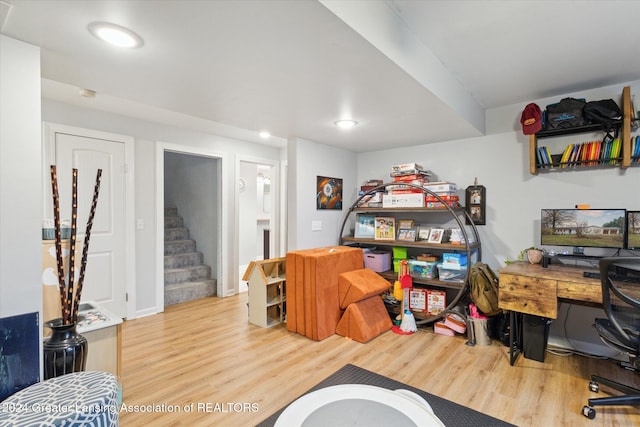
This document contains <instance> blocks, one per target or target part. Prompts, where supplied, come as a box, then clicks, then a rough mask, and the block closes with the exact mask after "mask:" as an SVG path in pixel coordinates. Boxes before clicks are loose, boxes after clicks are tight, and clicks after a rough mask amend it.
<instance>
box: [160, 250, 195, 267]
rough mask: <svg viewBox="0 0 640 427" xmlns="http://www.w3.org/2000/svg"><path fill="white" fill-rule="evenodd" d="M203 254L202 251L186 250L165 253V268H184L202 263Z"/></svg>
mask: <svg viewBox="0 0 640 427" xmlns="http://www.w3.org/2000/svg"><path fill="white" fill-rule="evenodd" d="M202 262H203V256H202V253H201V252H184V253H179V254H172V255H165V256H164V268H165V269H169V268H184V267H191V266H199V265H202Z"/></svg>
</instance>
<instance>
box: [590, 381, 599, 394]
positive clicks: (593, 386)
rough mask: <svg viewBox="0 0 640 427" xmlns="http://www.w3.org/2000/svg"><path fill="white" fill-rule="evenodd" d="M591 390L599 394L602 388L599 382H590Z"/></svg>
mask: <svg viewBox="0 0 640 427" xmlns="http://www.w3.org/2000/svg"><path fill="white" fill-rule="evenodd" d="M589 390H591V391H592V392H594V393H597V392H599V391H600V386H599V385H598V383H597V382H595V381H590V382H589Z"/></svg>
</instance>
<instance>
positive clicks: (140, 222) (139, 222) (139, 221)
mask: <svg viewBox="0 0 640 427" xmlns="http://www.w3.org/2000/svg"><path fill="white" fill-rule="evenodd" d="M136 229H137V230H144V221H143V220H142V218H138V219H137V220H136Z"/></svg>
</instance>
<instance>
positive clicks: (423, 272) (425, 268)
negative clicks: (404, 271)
mask: <svg viewBox="0 0 640 427" xmlns="http://www.w3.org/2000/svg"><path fill="white" fill-rule="evenodd" d="M408 264H409V275H411V276H413V277H422V278H425V279H435V278H436V277H438V270H437V269H436V264H437V263H436V262H433V261H418V260H413V259H412V260H409V262H408Z"/></svg>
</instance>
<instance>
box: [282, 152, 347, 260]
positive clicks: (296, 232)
mask: <svg viewBox="0 0 640 427" xmlns="http://www.w3.org/2000/svg"><path fill="white" fill-rule="evenodd" d="M287 155H288V165H289V174H288V175H289V176H288V177H287V188H288V191H287V197H288V204H287V206H288V224H289V227H288V233H289V234H288V237H289V238H288V250H290V251H291V250H298V249H307V248H314V247H323V246H331V245H336V244H338V234H340V226H341V225H342V221H343V219H344V217H345V215H346V213H347V211H348V209H349V207H350V206H351V204H353V202H354V201H355V199H356V196H357V190H356V189H357V188H359V186H360V184H359V183H358V182H357V181H356V168H355V167H354V165H355V164H356V158H357V157H356V154H355V153H353V152H351V151H346V150H342V149H339V148H335V147H330V146H327V145H323V144H317V143H314V142H310V141H305V140H303V139H292V140H290V141H289V142H288V146H287ZM317 176H327V177H332V178H342V180H343V181H342V185H343V194H342V199H343V207H342V210H317V209H316V185H317V181H316V178H317ZM312 221H320V222H321V223H322V230H321V231H311V222H312Z"/></svg>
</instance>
